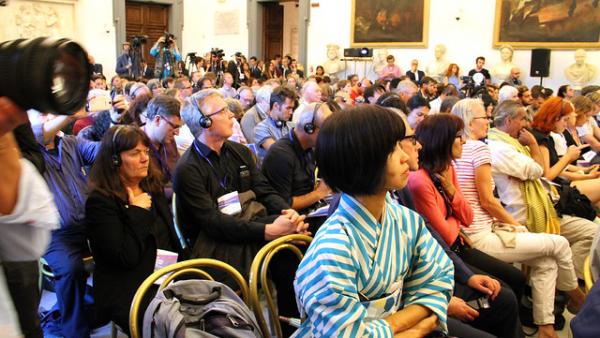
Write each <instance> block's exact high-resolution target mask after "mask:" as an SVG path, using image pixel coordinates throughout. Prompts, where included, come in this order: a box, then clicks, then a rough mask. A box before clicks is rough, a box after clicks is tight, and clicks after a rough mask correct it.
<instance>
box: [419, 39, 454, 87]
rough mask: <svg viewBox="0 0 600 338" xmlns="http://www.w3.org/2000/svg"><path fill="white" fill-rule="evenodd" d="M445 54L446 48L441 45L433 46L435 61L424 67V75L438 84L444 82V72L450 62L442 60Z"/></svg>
mask: <svg viewBox="0 0 600 338" xmlns="http://www.w3.org/2000/svg"><path fill="white" fill-rule="evenodd" d="M445 54H446V46H444V45H442V44H439V45H437V46H435V60H433V61H431V63H429V64H428V65H427V67H425V73H426V74H427V76H430V77H432V78H434V79H435V80H436V81H438V82H442V81H443V80H444V76H445V75H446V71H447V70H448V66H449V65H450V62H448V61H447V60H446V59H444V55H445Z"/></svg>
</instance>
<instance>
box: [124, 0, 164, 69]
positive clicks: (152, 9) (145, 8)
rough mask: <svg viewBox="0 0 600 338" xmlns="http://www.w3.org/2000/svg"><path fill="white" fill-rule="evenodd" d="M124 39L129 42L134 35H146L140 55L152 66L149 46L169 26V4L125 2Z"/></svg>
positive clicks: (152, 61)
mask: <svg viewBox="0 0 600 338" xmlns="http://www.w3.org/2000/svg"><path fill="white" fill-rule="evenodd" d="M125 13H126V14H125V27H126V28H125V29H126V39H127V41H129V42H131V40H132V38H133V37H134V36H136V35H147V36H148V41H147V42H146V44H144V45H142V48H141V51H142V57H143V58H144V59H145V60H146V62H148V65H149V66H152V67H154V58H153V57H151V56H150V48H152V46H154V43H156V40H158V38H159V37H161V36H163V35H164V34H165V32H166V31H167V30H168V27H169V6H168V5H159V4H149V3H141V2H134V1H127V2H125Z"/></svg>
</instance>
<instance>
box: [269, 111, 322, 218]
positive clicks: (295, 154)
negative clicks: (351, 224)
mask: <svg viewBox="0 0 600 338" xmlns="http://www.w3.org/2000/svg"><path fill="white" fill-rule="evenodd" d="M330 115H331V110H329V107H327V105H326V104H323V103H310V104H308V105H306V106H304V108H303V110H302V111H300V112H299V118H298V123H297V124H296V127H295V128H292V129H291V130H290V132H289V135H285V137H282V138H280V139H279V140H278V141H277V142H275V144H274V145H273V146H272V147H271V148H270V149H269V152H268V153H267V155H266V156H265V159H264V161H263V164H262V172H263V174H264V175H265V177H266V178H267V180H268V181H269V183H270V184H271V186H272V187H273V188H274V189H275V190H276V191H277V193H278V194H279V195H280V196H281V197H282V198H283V199H284V200H285V201H286V202H288V203H289V204H290V205H291V206H292V209H294V210H297V211H298V212H299V213H305V212H306V211H308V210H309V209H310V208H311V207H314V206H315V204H316V203H317V202H319V201H321V200H323V199H324V198H325V197H326V196H327V195H329V194H330V193H331V190H330V189H329V187H328V186H327V185H326V184H325V182H323V181H321V180H317V178H316V177H315V168H316V165H315V162H314V161H315V159H314V155H313V150H314V147H315V145H316V143H317V136H318V135H319V130H320V129H321V126H322V125H323V123H324V122H325V120H326V119H327V118H328V117H329V116H330Z"/></svg>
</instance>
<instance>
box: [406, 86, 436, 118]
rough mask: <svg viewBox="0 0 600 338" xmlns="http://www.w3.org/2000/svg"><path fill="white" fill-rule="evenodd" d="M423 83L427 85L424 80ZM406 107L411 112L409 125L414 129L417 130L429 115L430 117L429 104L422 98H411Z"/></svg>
mask: <svg viewBox="0 0 600 338" xmlns="http://www.w3.org/2000/svg"><path fill="white" fill-rule="evenodd" d="M423 83H425V80H423ZM406 107H407V108H408V111H409V113H408V116H407V121H408V125H409V126H410V127H411V128H412V129H416V128H417V126H418V125H419V124H420V123H421V122H423V120H425V118H426V117H427V115H429V109H430V106H429V102H428V101H427V99H425V98H423V97H422V96H419V95H415V96H413V97H411V98H410V100H408V104H407V105H406Z"/></svg>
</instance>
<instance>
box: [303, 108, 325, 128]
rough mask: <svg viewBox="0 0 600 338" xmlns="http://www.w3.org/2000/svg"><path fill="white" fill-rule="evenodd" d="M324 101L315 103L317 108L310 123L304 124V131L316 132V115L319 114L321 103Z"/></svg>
mask: <svg viewBox="0 0 600 338" xmlns="http://www.w3.org/2000/svg"><path fill="white" fill-rule="evenodd" d="M322 104H323V103H321V102H319V103H317V104H316V105H315V109H314V110H313V114H312V119H311V120H310V122H309V123H307V124H305V125H304V132H305V133H307V134H309V135H311V134H314V133H315V130H316V128H315V117H316V116H317V112H318V111H319V108H321V105H322Z"/></svg>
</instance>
